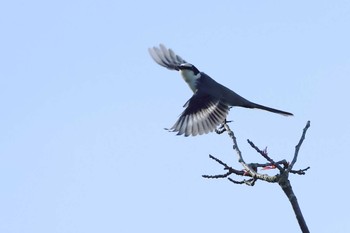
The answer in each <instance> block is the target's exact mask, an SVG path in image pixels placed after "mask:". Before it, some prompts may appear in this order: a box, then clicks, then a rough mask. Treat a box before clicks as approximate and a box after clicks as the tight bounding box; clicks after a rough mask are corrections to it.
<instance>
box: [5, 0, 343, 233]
mask: <svg viewBox="0 0 350 233" xmlns="http://www.w3.org/2000/svg"><path fill="white" fill-rule="evenodd" d="M349 24H350V2H349V1H345V0H344V1H341V0H335V1H322V0H321V1H314V0H310V1H300V0H296V1H272V0H267V1H256V0H253V1H221V2H218V3H213V2H211V3H205V2H201V3H199V2H194V1H182V0H179V1H176V2H174V1H172V2H164V1H152V0H150V1H123V2H122V1H104V0H102V1H93V0H87V1H65V0H63V1H36V0H33V1H17V0H14V1H2V2H1V3H0V30H1V37H0V108H1V115H0V185H1V191H0V232H4V233H5V232H6V233H23V232H33V233H34V232H35V233H44V232H45V233H47V232H52V233H55V232H57V233H73V232H74V233H79V232H82V233H83V232H84V233H89V232H125V233H128V232H169V233H171V232H203V233H205V232H224V231H225V232H227V231H230V232H281V230H283V232H286V233H289V232H293V233H294V232H299V226H298V224H297V221H296V219H295V216H294V213H293V211H292V208H291V206H290V203H289V202H288V200H287V198H286V197H285V195H284V194H283V192H282V190H281V189H280V188H279V186H278V185H277V184H268V183H263V182H257V184H256V185H255V186H254V187H248V186H244V185H235V184H232V183H230V182H229V181H227V180H226V179H222V180H207V179H204V178H202V175H204V174H220V173H224V171H223V170H222V167H221V166H220V165H218V164H216V163H215V162H214V161H212V160H210V159H209V157H208V155H209V154H212V155H214V156H217V157H218V158H220V159H222V160H223V161H225V162H226V163H228V164H230V165H231V166H233V167H235V168H237V169H241V167H240V165H239V164H238V162H237V157H236V154H235V152H234V151H233V150H232V142H231V141H230V139H229V137H228V136H227V135H226V134H222V135H217V134H215V133H211V134H208V135H202V136H196V137H182V136H176V135H175V134H174V133H171V132H167V131H166V130H164V128H166V127H171V126H172V125H173V124H174V123H175V121H176V120H177V117H178V116H179V114H180V113H181V112H182V111H183V107H182V106H183V104H184V103H185V102H186V101H187V100H188V99H189V98H190V97H191V94H192V92H191V90H190V89H189V88H188V86H187V85H186V84H185V83H184V82H183V80H182V78H181V77H180V75H179V74H178V73H177V72H174V71H169V70H167V69H164V68H163V67H161V66H159V65H157V64H156V63H155V62H154V61H153V60H152V59H151V57H150V56H149V54H148V51H147V49H148V48H149V47H152V46H157V45H159V43H163V44H164V45H166V46H167V47H169V48H172V49H173V50H174V51H175V52H176V53H177V54H179V55H180V56H181V57H183V58H184V59H185V60H186V61H188V62H191V63H193V64H194V65H196V67H197V68H198V69H199V70H201V71H204V72H206V73H207V74H208V75H210V76H211V77H212V78H214V79H215V80H216V81H218V82H220V83H221V84H223V85H225V86H227V87H229V88H231V89H232V90H234V91H236V92H237V93H239V94H240V95H242V96H244V97H245V98H247V99H249V100H251V101H254V102H257V103H260V104H264V105H267V106H270V107H274V108H279V109H282V110H285V111H290V112H292V113H294V115H295V116H294V117H283V116H280V115H277V114H272V113H269V112H264V111H259V110H251V109H242V108H233V109H231V111H230V114H229V116H228V120H232V121H233V122H232V123H230V126H231V129H232V130H234V132H235V134H236V137H237V139H238V143H239V146H240V149H241V150H242V153H243V156H244V158H245V160H246V161H247V162H265V161H264V160H263V159H262V158H261V157H260V156H259V155H258V154H257V153H255V152H254V150H253V149H251V148H250V147H249V145H248V144H247V142H246V139H250V140H252V141H253V142H254V143H255V144H256V145H257V146H259V147H260V148H262V149H263V148H265V147H267V148H268V152H269V155H270V156H271V157H273V158H274V159H276V160H279V159H286V160H288V161H291V159H292V157H293V153H294V148H295V145H296V144H297V142H298V140H299V138H300V136H301V133H302V129H303V128H304V126H305V125H306V122H307V121H308V120H310V121H311V127H310V129H309V131H308V132H307V135H306V139H305V141H304V144H303V146H302V148H301V150H300V154H299V157H298V162H297V164H296V165H295V169H302V168H305V167H307V166H310V167H311V169H310V170H309V171H308V172H307V174H306V175H305V176H296V175H291V176H290V181H291V183H292V185H293V189H294V192H295V194H296V195H297V198H298V201H299V204H300V207H301V210H302V212H303V214H304V217H305V220H306V222H307V224H308V226H309V229H310V231H311V232H321V233H322V232H334V233H338V232H339V233H340V232H350V222H349V216H350V214H349V209H350V201H349V196H350V190H349V187H348V180H347V177H348V171H347V167H346V166H345V167H343V166H340V165H341V164H343V165H344V164H345V165H347V164H349V163H350V159H349V148H348V146H349V145H350V124H349V118H350V111H349V108H348V100H349V99H350V93H349V91H348V88H349V86H350V81H349V77H350V46H349V41H350V31H349ZM268 172H269V174H273V173H274V171H268ZM233 178H235V177H233ZM236 178H237V177H236ZM237 179H238V178H237Z"/></svg>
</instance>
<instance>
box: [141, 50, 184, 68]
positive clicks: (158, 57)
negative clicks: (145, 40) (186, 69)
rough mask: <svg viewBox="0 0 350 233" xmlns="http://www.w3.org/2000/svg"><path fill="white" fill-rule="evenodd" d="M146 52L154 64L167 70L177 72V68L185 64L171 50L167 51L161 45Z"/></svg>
mask: <svg viewBox="0 0 350 233" xmlns="http://www.w3.org/2000/svg"><path fill="white" fill-rule="evenodd" d="M148 52H149V54H150V55H151V57H152V58H153V60H154V61H155V62H157V63H158V64H159V65H161V66H164V67H165V68H168V69H169V70H179V68H178V67H179V66H180V65H181V64H183V63H187V62H186V61H185V60H184V59H182V58H181V57H180V56H179V55H176V54H175V53H174V51H173V50H171V49H167V48H166V47H165V46H164V45H162V44H160V45H159V48H158V47H153V48H149V49H148Z"/></svg>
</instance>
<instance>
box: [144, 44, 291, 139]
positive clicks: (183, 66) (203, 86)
mask: <svg viewBox="0 0 350 233" xmlns="http://www.w3.org/2000/svg"><path fill="white" fill-rule="evenodd" d="M148 51H149V53H150V55H151V57H152V58H153V60H154V61H155V62H156V63H158V64H159V65H161V66H164V67H165V68H167V69H169V70H177V71H179V72H180V74H181V76H182V78H183V79H184V80H185V82H186V83H187V84H188V86H189V87H190V88H191V90H192V91H193V96H192V97H191V98H190V99H189V100H188V101H187V102H186V104H185V105H184V107H185V110H184V111H183V112H182V113H181V115H180V117H179V119H178V120H177V121H176V123H175V124H174V125H173V127H171V128H170V131H172V132H177V134H178V135H182V134H184V135H185V136H186V137H187V136H190V135H192V136H196V135H202V134H207V133H209V132H212V131H213V130H215V129H216V127H217V126H218V125H220V124H222V123H224V121H225V119H226V117H227V114H228V111H229V109H230V108H231V107H235V106H238V107H244V108H257V109H262V110H266V111H269V112H273V113H278V114H281V115H284V116H293V114H292V113H289V112H285V111H281V110H278V109H274V108H270V107H266V106H263V105H260V104H257V103H253V102H251V101H249V100H247V99H245V98H243V97H242V96H240V95H238V94H237V93H236V92H234V91H232V90H230V89H229V88H227V87H225V86H223V85H221V84H220V83H218V82H216V81H215V80H214V79H212V78H211V77H209V75H207V74H205V73H204V72H201V71H199V70H198V69H197V68H196V67H195V66H194V65H193V64H191V63H188V62H186V61H185V60H184V59H182V58H181V57H180V56H179V55H177V54H175V53H174V51H173V50H171V49H167V48H166V47H165V46H164V45H162V44H160V45H159V48H158V47H153V48H149V49H148Z"/></svg>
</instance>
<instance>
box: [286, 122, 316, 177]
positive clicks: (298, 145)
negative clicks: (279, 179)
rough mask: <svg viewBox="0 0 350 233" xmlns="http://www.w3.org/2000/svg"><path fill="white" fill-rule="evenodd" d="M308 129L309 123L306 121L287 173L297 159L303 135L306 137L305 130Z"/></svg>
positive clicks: (303, 138)
mask: <svg viewBox="0 0 350 233" xmlns="http://www.w3.org/2000/svg"><path fill="white" fill-rule="evenodd" d="M309 128H310V121H308V122H307V123H306V126H305V128H304V129H303V134H302V135H301V138H300V140H299V143H298V144H297V145H296V146H295V152H294V157H293V160H292V162H291V163H290V165H289V167H288V169H287V171H288V172H290V170H292V168H293V166H294V164H295V163H296V162H297V159H298V154H299V150H300V147H301V144H302V143H303V141H304V140H305V135H306V132H307V130H308V129H309Z"/></svg>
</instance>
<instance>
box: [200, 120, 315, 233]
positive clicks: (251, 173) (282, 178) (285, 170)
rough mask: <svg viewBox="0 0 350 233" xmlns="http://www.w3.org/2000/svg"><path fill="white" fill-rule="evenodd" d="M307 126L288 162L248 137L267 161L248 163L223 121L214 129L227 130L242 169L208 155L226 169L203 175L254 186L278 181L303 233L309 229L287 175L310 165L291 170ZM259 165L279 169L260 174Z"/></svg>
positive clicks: (303, 170) (221, 131) (298, 172)
mask: <svg viewBox="0 0 350 233" xmlns="http://www.w3.org/2000/svg"><path fill="white" fill-rule="evenodd" d="M309 127H310V121H308V122H307V124H306V126H305V128H304V129H303V133H302V136H301V138H300V140H299V143H298V144H297V145H296V146H295V153H294V157H293V160H292V162H291V163H290V164H289V163H288V162H287V161H286V160H281V161H278V162H275V161H274V160H273V159H272V158H271V157H270V156H268V153H267V151H266V149H265V150H260V149H259V148H258V147H257V146H255V144H254V143H253V142H252V141H250V140H249V139H248V140H247V141H248V143H249V144H250V146H251V147H252V148H254V149H255V150H256V151H257V152H258V153H259V154H260V155H261V156H263V157H264V158H265V159H266V160H267V161H268V163H263V164H261V163H249V164H247V163H246V162H245V161H244V159H243V155H242V152H241V151H240V149H239V147H238V144H237V139H236V137H235V135H234V133H233V131H232V130H231V129H230V127H229V126H228V125H227V122H224V124H223V125H222V126H221V128H220V129H218V130H216V132H217V133H218V134H222V133H223V132H226V131H227V133H228V135H229V136H230V138H231V139H232V142H233V149H234V150H235V151H236V153H237V156H238V162H239V163H240V164H241V165H242V167H243V170H237V169H234V168H232V167H231V166H229V165H227V164H226V163H224V162H223V161H221V160H220V159H218V158H216V157H214V156H212V155H209V157H210V158H211V159H213V160H215V161H216V162H217V163H219V164H221V165H222V166H223V167H224V170H226V171H227V172H226V173H224V174H219V175H203V177H204V178H208V179H219V178H227V179H228V180H229V181H231V182H233V183H234V184H246V185H249V186H254V184H255V183H256V181H257V180H263V181H266V182H270V183H278V184H279V185H280V187H281V188H282V190H283V192H284V193H285V194H286V196H287V197H288V199H289V201H290V203H291V205H292V207H293V210H294V213H295V215H296V218H297V220H298V223H299V226H300V229H301V230H302V232H303V233H308V232H309V229H308V227H307V225H306V222H305V220H304V217H303V215H302V212H301V210H300V207H299V204H298V201H297V198H296V196H295V194H294V192H293V189H292V186H291V184H290V181H289V179H288V177H289V174H290V173H292V174H298V175H304V174H305V172H306V171H307V170H308V169H310V167H307V168H304V169H299V170H293V166H294V165H295V163H296V162H297V158H298V154H299V150H300V147H301V145H302V143H303V141H304V140H305V135H306V132H307V130H308V129H309ZM260 167H263V168H269V169H273V168H277V169H278V170H279V174H276V175H274V176H270V175H266V174H261V173H259V172H258V168H260ZM232 174H234V175H238V176H246V177H250V178H249V179H247V180H246V179H244V180H241V181H237V180H234V179H232V178H231V177H230V175H232Z"/></svg>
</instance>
